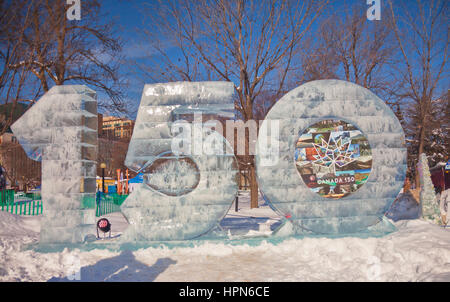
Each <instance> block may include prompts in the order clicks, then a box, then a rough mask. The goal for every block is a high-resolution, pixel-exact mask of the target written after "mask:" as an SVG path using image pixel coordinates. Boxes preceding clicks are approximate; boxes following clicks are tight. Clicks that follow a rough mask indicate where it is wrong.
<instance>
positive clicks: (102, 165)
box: [100, 163, 106, 193]
mask: <svg viewBox="0 0 450 302" xmlns="http://www.w3.org/2000/svg"><path fill="white" fill-rule="evenodd" d="M100 168H102V192H103V193H105V168H106V164H105V163H101V164H100Z"/></svg>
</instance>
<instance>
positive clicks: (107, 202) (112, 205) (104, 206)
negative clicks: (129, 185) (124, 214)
mask: <svg viewBox="0 0 450 302" xmlns="http://www.w3.org/2000/svg"><path fill="white" fill-rule="evenodd" d="M100 196H101V197H100V202H97V208H96V211H95V215H96V216H97V217H100V216H103V215H106V214H110V213H114V212H120V205H121V204H122V203H123V202H124V201H125V199H126V198H127V197H128V195H118V194H116V193H111V194H100Z"/></svg>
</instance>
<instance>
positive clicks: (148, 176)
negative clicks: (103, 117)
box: [121, 82, 238, 241]
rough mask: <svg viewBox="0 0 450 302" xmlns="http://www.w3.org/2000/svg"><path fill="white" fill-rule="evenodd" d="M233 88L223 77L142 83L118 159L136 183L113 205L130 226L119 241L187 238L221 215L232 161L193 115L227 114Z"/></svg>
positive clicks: (232, 190) (229, 191)
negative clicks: (140, 177) (137, 175)
mask: <svg viewBox="0 0 450 302" xmlns="http://www.w3.org/2000/svg"><path fill="white" fill-rule="evenodd" d="M233 92H234V88H233V84H232V83H229V82H197V83H195V82H176V83H164V84H151V85H145V87H144V91H143V95H142V99H141V104H140V107H139V111H138V114H137V119H136V125H135V127H134V131H133V136H132V138H131V141H130V145H129V148H128V153H127V157H126V160H125V164H126V166H127V167H129V168H130V169H131V170H133V171H135V172H142V173H144V184H143V185H142V186H140V187H139V188H137V189H135V190H134V191H133V192H132V193H131V194H130V196H129V197H128V198H127V199H126V200H125V202H124V203H123V204H122V206H121V210H122V212H123V214H124V215H125V217H126V218H127V220H128V221H129V223H130V226H129V227H128V228H127V230H126V231H125V233H124V235H123V240H124V241H155V240H183V239H192V238H195V237H197V236H200V235H202V234H204V233H206V232H208V231H209V230H210V229H212V228H213V227H214V226H216V225H217V224H218V223H219V222H220V220H221V219H222V218H223V217H224V216H225V215H226V213H227V211H228V209H229V208H230V206H231V204H232V202H233V200H234V198H235V196H236V194H237V189H238V188H237V181H236V176H237V166H236V160H235V158H234V154H233V151H232V149H231V146H230V145H229V144H228V143H227V141H226V140H225V138H224V137H223V136H222V135H220V134H219V133H218V132H215V131H213V130H212V128H214V126H212V127H205V125H203V124H202V122H203V118H200V120H197V121H196V119H197V117H198V116H199V115H200V114H201V115H202V116H203V117H204V116H205V115H206V116H213V117H214V118H216V119H220V118H225V119H230V118H231V119H232V118H234V103H233V99H232V95H233ZM183 120H184V122H183ZM188 121H193V122H194V123H193V124H191V123H188ZM205 124H208V123H205ZM215 129H217V128H215ZM181 145H183V146H181ZM180 149H182V150H180ZM181 151H184V152H181Z"/></svg>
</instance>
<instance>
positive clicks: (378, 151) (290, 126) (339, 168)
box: [257, 80, 406, 235]
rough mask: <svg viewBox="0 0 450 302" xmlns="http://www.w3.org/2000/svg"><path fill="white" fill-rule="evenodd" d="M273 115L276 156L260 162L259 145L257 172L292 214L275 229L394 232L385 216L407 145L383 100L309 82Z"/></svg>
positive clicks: (344, 86)
mask: <svg viewBox="0 0 450 302" xmlns="http://www.w3.org/2000/svg"><path fill="white" fill-rule="evenodd" d="M270 120H279V128H280V134H279V137H280V139H279V142H276V143H279V146H280V150H279V152H280V159H279V161H278V162H277V164H275V165H271V166H270V165H264V164H263V162H264V161H263V159H264V156H266V155H265V154H264V152H260V151H258V152H259V153H258V154H257V172H258V183H259V185H260V189H261V191H262V192H263V193H264V195H265V197H266V198H267V199H268V200H269V201H270V202H271V204H272V205H273V206H274V207H275V208H276V209H277V210H279V211H280V212H282V213H284V214H285V215H286V216H287V217H290V218H289V222H288V223H287V224H286V225H285V226H284V230H285V231H282V230H280V234H286V233H285V232H287V233H289V234H296V235H339V234H358V233H360V234H364V233H365V234H383V233H386V232H389V231H392V229H390V226H389V224H385V223H384V222H385V221H384V220H383V218H382V217H383V215H384V213H385V212H386V211H387V210H388V208H389V207H390V205H391V204H392V202H393V201H394V199H395V197H396V196H397V195H398V193H399V191H400V189H401V187H402V186H403V182H404V178H405V171H406V149H405V147H404V146H405V138H404V133H403V129H402V127H401V125H400V123H399V121H398V119H397V118H396V116H395V115H394V113H393V112H392V110H390V109H389V107H388V106H387V105H386V104H385V103H384V102H383V101H382V100H381V99H379V98H378V97H377V96H376V95H374V94H373V93H372V92H370V91H369V90H367V89H365V88H363V87H361V86H358V85H356V84H352V83H349V82H344V81H338V80H321V81H313V82H309V83H306V84H304V85H302V86H300V87H298V88H296V89H294V90H292V91H290V92H289V93H288V94H286V95H285V96H283V97H282V98H281V99H280V100H279V101H278V102H277V103H276V104H275V105H274V106H273V108H272V109H271V110H270V111H269V113H268V114H267V116H266V119H265V121H264V123H267V122H268V121H270ZM264 123H263V125H262V127H263V126H264ZM258 148H259V146H258ZM269 149H270V148H269Z"/></svg>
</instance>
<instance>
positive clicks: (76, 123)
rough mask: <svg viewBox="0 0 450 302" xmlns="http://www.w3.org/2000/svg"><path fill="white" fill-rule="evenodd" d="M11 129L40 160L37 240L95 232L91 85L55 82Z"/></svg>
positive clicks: (79, 238) (77, 238) (73, 239)
mask: <svg viewBox="0 0 450 302" xmlns="http://www.w3.org/2000/svg"><path fill="white" fill-rule="evenodd" d="M11 129H12V131H13V133H14V135H15V136H16V137H17V139H18V141H19V143H20V144H21V145H22V147H23V148H24V150H25V152H26V153H27V155H28V156H29V157H30V158H32V159H34V160H39V161H40V160H42V189H41V190H42V192H41V193H42V199H43V200H44V201H45V204H44V207H45V208H44V211H43V217H42V220H41V233H40V244H45V243H81V242H83V241H85V239H86V235H88V234H94V232H95V191H96V183H95V177H96V163H97V100H96V93H95V91H93V90H91V89H89V88H87V87H86V86H82V85H65V86H54V87H53V88H52V89H50V90H49V91H48V92H47V93H46V94H45V95H44V96H43V97H42V98H41V99H40V100H39V101H38V102H37V103H36V104H35V105H33V107H31V108H30V109H29V110H28V111H27V112H25V114H24V115H23V116H22V117H21V118H20V119H19V120H17V121H16V122H15V123H14V124H13V125H12V126H11Z"/></svg>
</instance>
